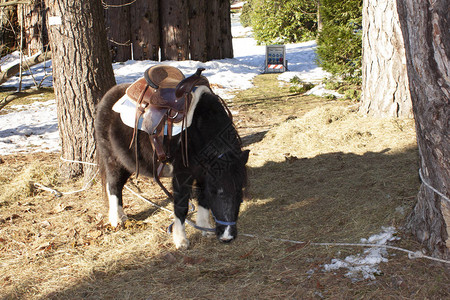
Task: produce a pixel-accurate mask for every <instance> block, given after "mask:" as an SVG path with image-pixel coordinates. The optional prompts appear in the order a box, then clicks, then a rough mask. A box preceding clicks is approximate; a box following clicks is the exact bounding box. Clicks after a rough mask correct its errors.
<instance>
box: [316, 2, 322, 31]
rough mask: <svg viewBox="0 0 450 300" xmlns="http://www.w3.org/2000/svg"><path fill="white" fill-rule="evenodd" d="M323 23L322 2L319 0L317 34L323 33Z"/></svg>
mask: <svg viewBox="0 0 450 300" xmlns="http://www.w3.org/2000/svg"><path fill="white" fill-rule="evenodd" d="M322 28H323V23H322V16H321V15H320V0H317V32H318V33H320V32H322Z"/></svg>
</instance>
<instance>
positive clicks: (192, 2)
mask: <svg viewBox="0 0 450 300" xmlns="http://www.w3.org/2000/svg"><path fill="white" fill-rule="evenodd" d="M206 1H207V0H189V50H190V52H191V59H192V60H198V61H206V60H207V39H206V31H207V26H206Z"/></svg>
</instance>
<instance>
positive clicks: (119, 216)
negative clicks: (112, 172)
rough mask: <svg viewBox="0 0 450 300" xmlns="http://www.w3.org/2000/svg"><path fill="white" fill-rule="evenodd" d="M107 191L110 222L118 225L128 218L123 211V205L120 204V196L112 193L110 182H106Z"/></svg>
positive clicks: (114, 225) (113, 225) (112, 224)
mask: <svg viewBox="0 0 450 300" xmlns="http://www.w3.org/2000/svg"><path fill="white" fill-rule="evenodd" d="M106 193H107V194H108V202H109V224H111V226H112V227H117V226H118V225H119V224H122V223H123V222H125V221H126V220H127V219H128V218H127V215H126V214H125V213H124V211H123V207H122V206H120V205H119V198H118V197H117V196H116V195H111V193H110V191H109V184H106Z"/></svg>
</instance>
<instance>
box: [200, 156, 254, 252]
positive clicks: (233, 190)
mask: <svg viewBox="0 0 450 300" xmlns="http://www.w3.org/2000/svg"><path fill="white" fill-rule="evenodd" d="M248 155H249V150H246V151H240V150H239V151H238V152H234V151H229V152H225V153H221V154H219V155H218V156H217V157H216V159H215V160H214V161H213V162H212V163H211V164H210V165H209V167H208V172H207V174H206V177H205V186H204V192H205V196H206V199H207V201H208V204H209V207H210V209H211V212H212V215H213V217H214V220H215V222H216V235H217V238H218V239H219V241H221V242H225V243H227V242H231V241H232V240H234V239H235V238H236V237H237V226H236V224H237V219H238V214H239V208H240V206H241V203H242V201H243V189H244V187H245V185H246V182H247V171H246V167H245V164H246V163H247V161H248Z"/></svg>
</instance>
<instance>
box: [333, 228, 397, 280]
mask: <svg viewBox="0 0 450 300" xmlns="http://www.w3.org/2000/svg"><path fill="white" fill-rule="evenodd" d="M382 229H383V232H381V233H379V234H375V235H373V236H371V237H369V238H368V239H361V243H363V244H375V245H386V244H387V243H388V242H390V241H394V240H398V239H399V238H398V237H396V236H395V233H396V231H395V228H394V227H382ZM387 255H388V253H387V251H386V249H385V248H381V247H380V248H377V247H371V248H368V249H366V250H364V252H363V254H357V255H350V256H347V257H346V258H345V259H344V260H341V259H336V258H334V259H332V260H331V263H330V264H325V265H324V269H325V271H334V270H337V269H340V268H345V269H348V272H347V273H346V274H345V276H347V277H349V278H351V279H352V281H358V280H360V279H361V277H362V278H363V279H371V280H375V276H376V275H380V270H379V269H378V265H379V264H380V263H382V262H387V261H388V259H387V258H386V257H387Z"/></svg>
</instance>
